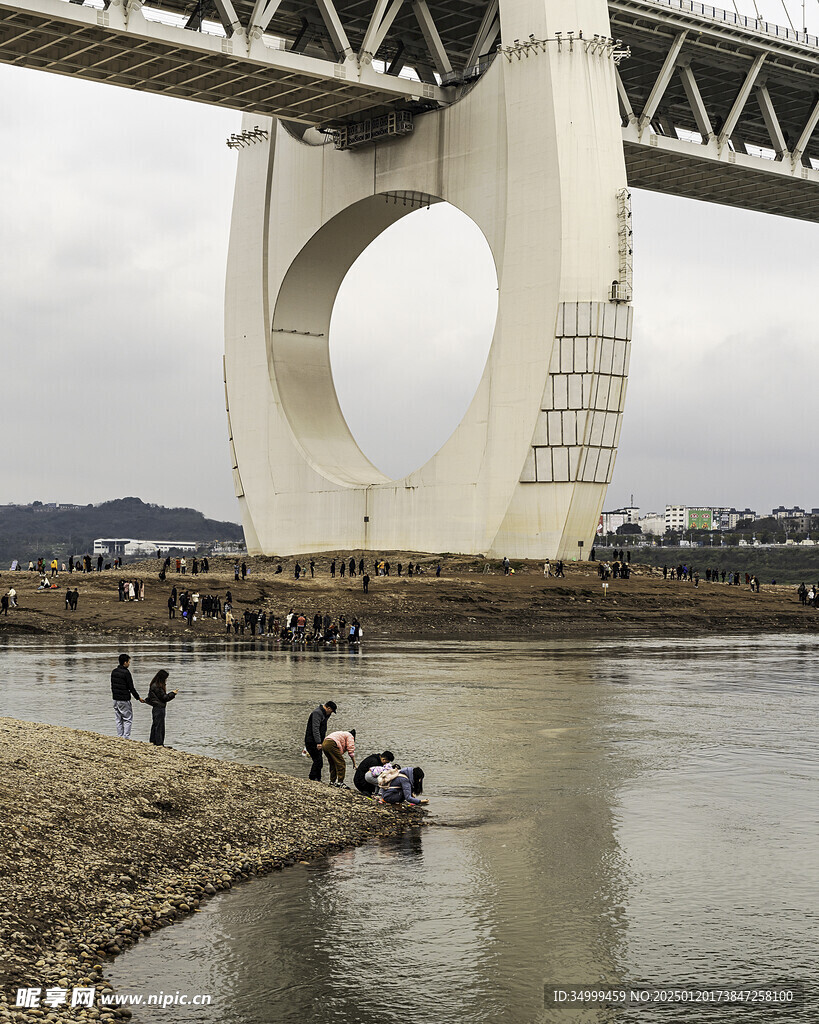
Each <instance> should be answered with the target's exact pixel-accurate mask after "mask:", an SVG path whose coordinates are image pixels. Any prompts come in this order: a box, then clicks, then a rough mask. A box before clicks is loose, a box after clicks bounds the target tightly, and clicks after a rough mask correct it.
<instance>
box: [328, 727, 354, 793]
mask: <svg viewBox="0 0 819 1024" xmlns="http://www.w3.org/2000/svg"><path fill="white" fill-rule="evenodd" d="M321 749H322V750H323V751H324V753H325V755H326V757H327V761H328V763H329V765H330V785H331V786H338V787H339V789H340V788H341V787H342V786H344V776H345V775H346V774H347V766H346V765H345V764H344V755H345V754H347V756H348V757H349V758H350V760H351V761H352V763H353V768H354V769H355V768H357V767H358V766H357V765H356V763H355V729H350V731H349V732H341V731H339V732H331V733H330V735H329V736H327V737H326V738H325V740H324V742H323V743H322V744H321ZM345 788H346V787H345Z"/></svg>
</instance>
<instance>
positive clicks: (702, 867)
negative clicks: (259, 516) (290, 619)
mask: <svg viewBox="0 0 819 1024" xmlns="http://www.w3.org/2000/svg"><path fill="white" fill-rule="evenodd" d="M132 646H133V649H132V651H131V653H132V654H133V656H134V668H135V676H136V679H137V686H138V688H139V686H140V685H142V687H143V689H144V687H145V683H146V682H147V680H148V679H149V678H150V676H151V675H152V674H153V672H154V671H155V669H156V668H158V667H160V666H162V665H164V666H165V667H167V668H169V669H170V671H171V674H172V681H173V683H174V685H175V686H176V685H180V686H181V688H182V694H181V695H180V698H181V699H180V700H179V701H177V702H175V705H174V707H173V709H172V710H173V713H172V714H171V713H170V712H169V721H168V727H169V732H170V734H171V736H172V737H173V738H172V739H171V742H172V743H173V744H174V745H175V746H178V747H184V748H185V749H189V750H192V751H197V752H202V753H207V754H211V755H213V756H219V757H232V758H236V759H239V760H244V761H250V762H252V763H259V764H266V765H270V766H271V767H275V768H278V769H280V770H284V771H291V772H294V773H297V774H306V766H305V763H304V761H303V760H302V759H301V758H300V757H299V754H298V752H299V750H300V746H301V742H300V741H301V736H302V735H303V728H304V720H305V718H306V714H307V712H309V710H310V708H311V707H312V706H315V703H316V702H317V700H319V699H328V698H330V697H332V698H333V699H335V700H336V701H337V703H338V704H339V719H338V724H339V725H340V726H342V727H344V728H350V727H356V728H357V729H358V739H359V744H360V748H361V751H362V752H363V753H365V754H366V753H369V752H371V751H372V750H379V749H383V747H384V746H390V747H391V748H392V749H394V750H396V751H397V752H400V759H401V760H402V762H403V763H405V764H407V763H412V764H421V765H422V766H423V767H424V769H425V771H426V772H427V777H428V783H429V786H428V788H429V791H430V793H431V795H432V796H433V805H432V806H433V808H434V811H435V816H436V818H435V820H436V821H437V822H438V824H437V825H436V826H435V827H431V828H429V829H426V830H424V832H423V833H421V834H418V835H413V836H411V837H407V838H406V839H405V840H403V841H402V842H400V843H392V844H381V845H377V846H369V847H366V848H363V849H360V850H355V851H351V852H348V853H345V854H342V855H339V856H336V857H333V858H331V859H329V860H327V861H325V862H322V863H318V864H314V865H311V866H309V867H299V868H297V869H293V870H291V871H289V872H284V873H283V874H281V875H275V876H272V877H270V878H267V879H259V880H256V881H254V882H253V883H252V884H250V885H248V886H245V887H242V888H240V889H238V890H236V891H235V892H233V893H231V894H230V895H229V897H227V898H225V897H219V898H218V899H216V900H215V901H213V902H212V903H211V904H210V905H209V906H208V907H207V909H206V910H205V911H204V912H203V913H201V914H199V915H196V917H195V918H192V919H190V920H189V921H187V922H185V923H183V924H181V925H178V926H175V927H174V928H172V929H168V930H166V931H164V932H162V933H160V934H158V935H157V936H154V937H152V938H151V939H149V940H148V941H147V942H145V943H144V944H141V945H140V946H139V947H137V948H136V949H135V950H133V951H131V952H129V953H128V954H126V955H124V956H123V957H122V958H120V960H119V961H118V962H117V965H116V966H115V968H114V971H113V976H114V978H115V980H116V982H117V983H118V984H119V985H120V986H121V987H122V988H123V989H125V990H128V991H143V992H150V991H156V990H158V989H163V990H164V991H176V990H179V991H187V992H200V991H210V992H212V993H214V995H216V996H218V1003H217V1005H216V1006H215V1007H213V1008H210V1009H201V1010H197V1009H193V1008H186V1009H185V1010H184V1011H182V1010H181V1008H176V1009H175V1010H174V1011H173V1013H174V1019H178V1020H182V1021H185V1022H188V1021H190V1022H192V1024H194V1022H200V1021H201V1022H202V1024H205V1022H207V1024H211V1022H215V1021H220V1022H222V1021H224V1022H226V1024H233V1022H235V1024H239V1022H254V1024H255V1022H259V1024H262V1022H271V1024H280V1022H281V1024H289V1022H291V1021H293V1022H295V1021H300V1022H301V1021H310V1022H312V1021H324V1020H327V1019H329V1018H337V1019H339V1020H344V1021H357V1022H360V1024H390V1022H392V1021H395V1022H396V1024H397V1022H399V1021H400V1022H402V1024H403V1022H407V1021H410V1022H415V1021H417V1022H424V1024H426V1022H427V1021H429V1022H432V1021H436V1022H443V1024H450V1022H453V1024H454V1022H456V1021H457V1022H461V1021H469V1022H472V1021H476V1022H483V1021H487V1022H488V1021H493V1022H495V1021H497V1022H501V1024H529V1022H541V1021H543V1022H545V1021H552V1020H555V1021H560V1022H564V1024H574V1022H575V1021H586V1020H588V1021H593V1022H595V1024H597V1022H603V1021H608V1020H611V1019H615V1020H617V1021H631V1020H632V1019H634V1020H639V1021H640V1022H643V1024H646V1022H649V1021H652V1020H659V1019H666V1018H665V1017H664V1016H656V1012H658V1011H654V1010H652V1009H646V1008H640V1009H639V1010H637V1011H624V1012H617V1013H614V1012H613V1011H606V1010H601V1009H597V1010H590V1011H588V1012H586V1013H576V1012H572V1011H546V1010H544V1005H543V985H544V983H547V982H551V983H556V984H567V983H594V982H598V981H607V982H610V983H612V984H622V983H624V982H626V981H635V980H638V979H642V980H646V981H650V982H652V983H658V984H659V983H663V984H666V983H677V984H679V983H682V982H683V981H686V982H691V983H699V984H704V983H709V984H726V983H729V982H732V983H746V982H749V981H751V980H755V981H758V982H765V981H769V980H771V979H773V978H774V977H779V978H785V977H794V976H803V977H804V976H808V977H809V976H813V975H815V973H816V968H817V966H818V965H819V953H817V947H816V938H815V929H813V928H812V927H811V923H810V922H809V920H808V918H807V914H806V908H807V907H810V906H812V905H813V904H814V903H815V893H816V872H815V867H814V856H813V851H814V848H815V842H816V820H815V814H814V813H813V811H814V810H815V787H816V781H817V771H816V759H815V754H816V750H817V729H816V725H815V718H811V717H809V716H808V715H807V714H806V712H807V711H808V709H810V708H813V707H815V699H816V698H815V694H816V679H817V670H816V669H815V667H814V666H815V655H816V652H817V644H815V643H813V642H812V641H805V640H804V639H803V638H800V639H799V641H798V642H796V643H791V642H790V641H789V640H787V639H777V638H765V639H764V641H758V640H755V639H748V640H736V639H734V640H732V642H731V644H730V645H728V646H726V645H725V644H724V642H722V641H720V640H719V639H718V638H708V639H707V640H704V641H698V642H697V643H692V642H691V641H671V642H669V643H667V644H665V643H660V642H657V641H646V642H638V641H634V640H630V641H629V643H628V644H618V643H615V642H611V641H607V642H604V643H601V644H590V643H581V644H571V643H556V644H552V645H549V646H546V647H537V646H534V645H521V644H471V643H470V644H468V645H458V644H446V643H444V644H435V645H430V644H404V645H397V646H392V647H388V646H386V645H385V646H379V645H375V644H370V645H368V646H367V647H366V648H365V650H364V651H362V652H360V653H356V654H354V655H350V653H349V652H347V651H346V650H345V651H343V652H321V653H318V652H310V651H307V652H290V651H287V652H279V651H277V650H275V649H271V648H269V647H267V645H265V644H256V645H255V646H254V645H253V644H242V643H238V644H230V645H228V646H227V647H225V648H222V647H221V646H219V645H214V646H210V647H209V646H207V645H202V646H198V645H197V646H194V645H191V646H189V647H186V648H178V647H177V648H169V647H166V646H165V645H163V644H153V645H150V644H146V645H138V646H137V645H132ZM115 654H116V648H113V647H108V646H101V647H91V646H88V647H83V646H77V645H65V646H59V647H39V648H38V647H36V646H34V645H32V646H30V647H29V648H21V647H19V646H15V647H6V648H1V647H0V669H1V670H2V673H1V675H0V678H2V679H3V680H5V681H8V680H13V683H11V684H8V682H6V683H5V684H4V685H3V686H2V688H0V700H1V701H2V704H0V709H1V710H2V712H3V713H5V714H12V715H17V716H18V717H21V718H30V719H38V720H43V721H54V722H58V723H62V724H75V725H76V724H80V723H82V724H83V726H84V727H85V728H97V729H99V730H100V731H104V732H107V733H109V734H110V733H111V732H112V731H113V728H112V727H113V721H112V720H111V721H109V718H110V701H109V697H108V684H107V680H108V673H109V672H110V669H111V667H112V665H113V664H114V662H115V657H114V655H115ZM176 705H179V706H178V707H177V706H176ZM139 715H140V709H135V717H136V718H137V722H138V723H139V724H138V725H137V726H135V735H141V733H139V731H138V730H139V729H141V730H142V731H144V732H145V735H146V736H147V729H148V727H149V718H148V716H147V714H146V715H145V716H144V721H142V720H141V719H140V718H139ZM168 1012H169V1011H164V1012H163V1011H157V1012H153V1015H152V1012H149V1011H142V1013H141V1015H140V1016H141V1019H142V1020H144V1021H146V1022H153V1021H154V1020H157V1021H158V1020H159V1019H160V1018H162V1017H163V1016H164V1017H165V1019H168V1018H167V1014H168ZM704 1012H705V1014H706V1016H704V1017H700V1016H699V1011H697V1010H692V1009H690V1008H686V1010H685V1015H684V1016H683V1017H677V1019H685V1020H686V1021H698V1020H700V1019H703V1020H708V1021H709V1022H714V1021H718V1022H720V1024H721V1021H722V1020H728V1019H729V1018H728V1017H724V1016H721V1015H722V1014H723V1013H728V1014H733V1013H734V1011H733V1010H726V1011H720V1010H719V1009H717V1010H716V1011H714V1010H710V1011H709V1010H706V1011H704ZM790 1012H791V1016H789V1018H788V1019H789V1020H799V1019H803V1020H806V1021H807V1020H810V1019H811V1017H810V1016H806V1015H803V1016H801V1017H800V1013H802V1011H790ZM804 1012H805V1014H807V1013H808V1012H809V1011H808V1010H805V1011H804ZM635 1013H636V1016H634V1014H635ZM730 1019H731V1020H733V1019H734V1017H733V1016H731V1017H730Z"/></svg>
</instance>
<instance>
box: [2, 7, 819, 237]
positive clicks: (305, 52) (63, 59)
mask: <svg viewBox="0 0 819 1024" xmlns="http://www.w3.org/2000/svg"><path fill="white" fill-rule="evenodd" d="M608 6H609V13H610V18H611V34H612V37H614V38H615V39H618V40H621V41H622V47H623V48H624V49H627V50H628V51H629V55H628V57H627V58H626V59H623V60H621V61H620V62H619V64H618V89H619V95H620V110H621V115H622V120H623V143H624V146H625V155H626V165H627V169H628V178H629V184H631V185H634V186H637V187H642V188H649V189H654V190H657V191H661V192H668V193H672V194H678V195H684V196H691V197H694V198H698V199H706V200H714V201H718V202H722V203H729V204H733V205H737V206H742V207H747V208H749V209H755V210H764V211H767V212H771V213H778V214H783V215H786V216H793V217H799V218H802V219H807V220H816V219H819V209H818V208H817V207H818V206H819V204H817V200H816V195H815V190H814V189H813V188H812V187H810V186H812V185H816V184H817V182H819V175H817V168H819V131H817V124H818V123H819V94H818V93H817V89H818V88H819V39H817V37H816V36H813V35H810V34H809V33H807V32H804V31H800V30H795V29H794V28H791V27H785V26H782V25H777V24H774V23H770V22H765V21H760V20H758V19H755V18H749V17H745V16H741V15H738V14H736V13H735V12H731V11H727V10H721V9H720V8H717V7H714V6H713V5H709V4H702V3H694V2H690V0H609V5H608ZM571 32H572V26H571V25H569V24H567V25H566V27H565V29H564V30H563V37H564V39H565V40H566V45H569V37H570V33H571ZM500 39H501V25H500V18H499V11H498V0H460V2H458V3H449V2H436V0H429V2H427V0H305V2H298V0H256V2H255V3H252V2H250V0H198V2H197V3H191V2H190V0H150V2H148V3H142V2H141V0H87V2H86V3H77V2H76V0H17V2H14V3H10V2H8V0H0V61H2V62H5V63H8V64H15V65H18V66H22V67H28V68H39V69H41V70H44V71H51V72H56V73H58V74H66V75H73V76H76V77H79V78H83V79H86V80H89V81H97V82H105V83H108V84H112V85H119V86H125V87H127V88H133V89H141V90H145V91H147V92H153V93H161V94H164V95H168V96H175V97H178V98H182V99H189V100H194V101H198V102H202V103H209V104H213V105H216V106H223V107H229V108H233V109H236V110H240V111H247V112H250V113H255V114H260V115H273V116H276V117H280V118H286V119H288V120H293V121H297V122H301V123H304V124H309V125H315V126H317V127H320V128H334V127H338V126H340V125H345V124H349V123H350V122H358V121H361V120H363V119H369V118H373V117H378V116H380V115H384V114H387V113H389V112H394V111H396V110H402V111H410V112H411V113H412V114H413V115H417V114H420V113H423V112H424V111H425V110H429V109H437V108H439V107H441V106H446V105H448V104H451V103H454V102H457V100H458V99H459V98H460V96H461V95H463V93H464V91H465V90H468V89H469V88H471V87H472V85H473V84H474V82H475V80H476V78H477V77H479V76H480V74H482V73H483V71H484V70H485V69H486V67H487V66H488V65H489V63H490V62H491V61H492V60H494V59H526V58H527V56H528V53H527V52H526V49H525V46H526V43H527V40H526V39H524V40H518V41H517V42H516V41H515V40H505V50H506V52H504V47H501V42H500ZM586 42H587V43H589V42H591V41H589V40H586ZM499 48H500V53H499V52H498V51H499ZM510 51H511V52H510Z"/></svg>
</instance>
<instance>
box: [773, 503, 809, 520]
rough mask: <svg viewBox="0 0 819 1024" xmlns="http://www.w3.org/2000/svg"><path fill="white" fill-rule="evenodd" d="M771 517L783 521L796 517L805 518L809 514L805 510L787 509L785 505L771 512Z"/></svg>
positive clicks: (797, 508)
mask: <svg viewBox="0 0 819 1024" xmlns="http://www.w3.org/2000/svg"><path fill="white" fill-rule="evenodd" d="M771 515H772V516H773V518H774V519H778V520H780V521H781V520H782V519H793V518H794V517H795V516H804V515H807V513H806V512H805V510H804V509H803V508H799V507H794V508H785V506H784V505H780V506H779V507H778V508H775V509H773V510H772V511H771Z"/></svg>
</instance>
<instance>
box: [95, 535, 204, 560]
mask: <svg viewBox="0 0 819 1024" xmlns="http://www.w3.org/2000/svg"><path fill="white" fill-rule="evenodd" d="M198 549H199V544H198V543H197V542H196V541H193V540H133V539H128V538H123V537H117V538H110V539H109V538H104V537H100V538H99V539H98V540H95V541H94V554H95V555H113V556H114V557H118V558H130V557H132V556H134V555H149V556H151V555H156V554H157V553H160V552H161V553H162V554H163V555H167V554H168V553H169V552H170V551H180V552H183V553H185V554H189V553H193V552H196V551H197V550H198Z"/></svg>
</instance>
